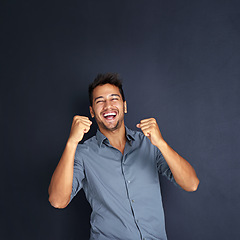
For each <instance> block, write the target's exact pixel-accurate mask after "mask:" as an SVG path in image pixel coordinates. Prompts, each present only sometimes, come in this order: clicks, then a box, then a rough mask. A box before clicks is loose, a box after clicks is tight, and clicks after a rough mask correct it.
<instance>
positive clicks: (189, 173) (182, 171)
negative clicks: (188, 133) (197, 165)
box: [157, 139, 199, 191]
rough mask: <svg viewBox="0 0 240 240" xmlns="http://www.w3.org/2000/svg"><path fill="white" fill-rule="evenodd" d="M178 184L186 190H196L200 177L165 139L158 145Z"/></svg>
mask: <svg viewBox="0 0 240 240" xmlns="http://www.w3.org/2000/svg"><path fill="white" fill-rule="evenodd" d="M157 147H158V149H159V150H160V151H161V153H162V154H163V157H164V158H165V160H166V162H167V164H168V166H169V167H170V169H171V172H172V174H173V177H174V179H175V181H176V182H177V184H178V185H179V186H181V187H182V188H183V189H184V190H186V191H196V190H197V187H198V184H199V179H198V177H197V175H196V172H195V170H194V169H193V167H192V166H191V165H190V164H189V163H188V162H187V161H186V160H185V159H184V158H182V157H181V156H180V155H179V154H178V153H176V152H175V151H174V150H173V149H172V148H171V147H170V146H169V145H168V144H167V143H166V142H165V141H164V140H163V139H162V140H161V141H159V143H158V145H157Z"/></svg>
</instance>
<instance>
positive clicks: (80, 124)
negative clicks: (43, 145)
mask: <svg viewBox="0 0 240 240" xmlns="http://www.w3.org/2000/svg"><path fill="white" fill-rule="evenodd" d="M91 124H92V122H91V121H90V120H89V118H88V117H84V116H75V117H74V118H73V122H72V127H71V132H70V135H69V138H68V141H67V143H66V147H65V149H64V151H63V154H62V157H61V159H60V161H59V163H58V165H57V167H56V169H55V171H54V173H53V175H52V179H51V182H50V185H49V188H48V193H49V202H50V203H51V205H52V206H53V207H55V208H65V207H66V206H67V205H68V203H69V201H70V197H71V193H72V182H73V166H74V157H75V152H76V148H77V145H78V143H79V142H80V141H81V140H82V139H83V136H84V134H85V133H87V132H88V131H89V130H90V127H91Z"/></svg>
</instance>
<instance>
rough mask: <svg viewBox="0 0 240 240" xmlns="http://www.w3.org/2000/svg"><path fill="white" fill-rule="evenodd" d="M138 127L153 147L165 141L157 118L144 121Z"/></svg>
mask: <svg viewBox="0 0 240 240" xmlns="http://www.w3.org/2000/svg"><path fill="white" fill-rule="evenodd" d="M136 126H137V128H140V129H141V130H142V132H143V134H144V135H145V136H146V137H148V138H149V139H150V141H151V143H152V144H153V145H155V146H157V145H158V144H159V142H160V141H161V140H163V137H162V134H161V132H160V129H159V127H158V124H157V121H156V119H155V118H148V119H143V120H141V121H140V123H138V124H137V125H136Z"/></svg>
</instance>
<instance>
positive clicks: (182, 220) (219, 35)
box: [0, 0, 240, 240]
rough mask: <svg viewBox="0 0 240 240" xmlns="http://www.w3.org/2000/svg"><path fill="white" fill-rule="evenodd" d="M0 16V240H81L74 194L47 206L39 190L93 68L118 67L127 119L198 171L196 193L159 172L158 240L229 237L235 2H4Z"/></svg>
mask: <svg viewBox="0 0 240 240" xmlns="http://www.w3.org/2000/svg"><path fill="white" fill-rule="evenodd" d="M0 11H1V21H0V22H1V43H2V44H1V92H2V94H1V127H2V134H1V136H2V137H1V148H2V153H1V170H2V171H1V179H0V180H1V215H0V216H1V230H0V239H2V240H6V239H24V240H26V239H31V240H32V239H39V240H42V239H44V240H45V239H46V240H48V239H51V240H55V239H58V240H66V239H67V240H77V239H83V240H85V239H88V236H89V215H90V211H91V209H90V207H89V205H88V203H87V201H86V200H85V196H84V193H83V191H81V192H80V193H79V194H78V195H77V197H76V198H75V199H74V200H73V201H72V202H71V204H70V205H69V206H68V207H67V208H66V209H64V210H56V209H54V208H52V207H51V206H50V204H49V203H48V193H47V188H48V185H49V182H50V178H51V175H52V173H53V171H54V169H55V167H56V165H57V163H58V160H59V158H60V157H61V153H62V151H63V149H64V145H65V143H66V140H67V137H68V134H69V131H70V126H71V121H72V117H73V116H74V115H75V114H80V115H86V116H89V117H90V114H89V112H88V96H87V87H88V84H89V83H90V82H91V81H92V80H93V79H94V77H95V76H96V75H97V73H99V72H103V73H104V72H118V73H120V75H121V77H122V79H123V84H124V90H125V94H126V98H127V101H128V114H127V115H126V124H127V126H128V127H130V128H132V129H134V130H136V127H135V125H136V124H137V123H138V121H139V120H141V119H143V118H147V117H155V118H156V119H157V121H158V123H159V126H160V129H161V131H162V134H163V136H164V138H165V139H166V141H167V142H168V143H169V144H170V145H171V146H172V147H173V148H174V149H175V150H176V151H177V152H178V153H179V154H181V155H182V156H183V157H185V158H186V159H187V160H188V161H189V162H190V163H191V164H192V165H193V167H194V168H195V170H196V172H197V174H198V177H199V178H200V182H201V183H200V186H199V189H198V190H197V192H195V193H187V192H184V191H183V190H180V189H178V188H176V187H175V186H173V185H172V184H171V183H169V182H167V181H166V180H165V179H161V180H162V194H163V203H164V207H165V214H166V228H167V233H168V236H169V240H203V239H204V240H228V239H231V240H238V239H240V229H239V214H240V201H239V197H240V189H239V170H240V164H239V153H240V151H239V148H240V137H239V129H240V110H239V103H240V94H239V90H240V82H239V79H240V68H239V65H240V46H239V43H240V2H239V1H237V0H236V1H234V0H228V1H227V0H226V1H223V0H214V1H211V0H210V1H205V0H203V1H193V0H192V1H190V0H189V1H188V0H182V1H179V0H172V1H163V0H159V1H157V0H145V1H144V0H135V1H131V0H129V1H115V0H105V1H100V0H95V1H93V0H90V1H61V0H59V1H32V0H31V1H30V0H29V1H16V0H15V1H11V0H3V1H1V5H0ZM95 131H96V124H95V125H94V126H93V127H92V129H91V131H90V133H89V134H88V135H87V136H86V138H88V137H90V136H92V135H93V134H94V133H95Z"/></svg>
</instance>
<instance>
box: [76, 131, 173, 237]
mask: <svg viewBox="0 0 240 240" xmlns="http://www.w3.org/2000/svg"><path fill="white" fill-rule="evenodd" d="M126 137H127V142H126V145H125V149H124V154H123V155H122V153H121V152H120V151H119V150H117V149H116V148H114V147H112V146H111V145H110V143H109V140H108V139H107V138H106V137H105V136H104V135H103V134H102V133H101V132H100V131H99V130H98V131H97V134H96V136H94V137H92V138H90V139H88V140H87V141H85V142H84V143H83V144H79V145H78V147H77V150H76V154H75V161H74V175H73V188H72V195H71V199H72V198H73V197H74V196H75V195H76V194H77V192H78V191H79V190H80V189H81V188H83V189H84V191H85V194H86V198H87V200H88V201H89V203H90V205H91V207H92V214H91V237H90V239H98V240H110V239H111V240H113V239H114V240H115V239H119V240H120V239H121V240H130V239H131V240H138V239H145V240H150V239H151V240H166V239H167V236H166V232H165V221H164V212H163V206H162V197H161V191H160V183H159V176H158V174H159V173H160V174H162V175H165V176H166V177H167V178H168V179H169V180H170V181H173V182H175V181H174V178H173V176H172V173H171V171H170V169H169V167H168V165H167V163H166V161H165V159H164V158H163V156H162V154H161V152H160V151H159V149H158V148H157V147H155V146H154V145H152V144H151V142H150V140H149V139H148V138H147V137H145V136H144V134H142V133H140V132H136V131H132V130H129V129H128V128H127V127H126Z"/></svg>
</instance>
